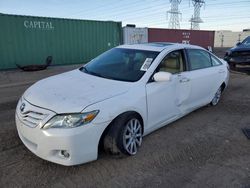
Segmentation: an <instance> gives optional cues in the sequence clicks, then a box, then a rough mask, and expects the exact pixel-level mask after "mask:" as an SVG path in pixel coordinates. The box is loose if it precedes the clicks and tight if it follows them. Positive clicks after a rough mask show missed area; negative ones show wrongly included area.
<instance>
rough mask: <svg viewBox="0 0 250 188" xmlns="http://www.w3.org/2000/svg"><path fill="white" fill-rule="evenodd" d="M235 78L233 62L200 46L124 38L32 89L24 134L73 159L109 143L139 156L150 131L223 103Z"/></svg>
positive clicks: (89, 157)
mask: <svg viewBox="0 0 250 188" xmlns="http://www.w3.org/2000/svg"><path fill="white" fill-rule="evenodd" d="M228 79H229V72H228V65H227V63H226V62H225V61H224V60H221V59H219V58H217V57H216V56H215V55H213V54H212V53H210V52H208V51H207V50H205V49H203V48H201V47H198V46H192V45H185V44H172V43H148V44H138V45H122V46H119V47H116V48H113V49H111V50H109V51H107V52H105V53H103V54H102V55H100V56H98V57H97V58H95V59H93V60H92V61H90V62H89V63H87V64H86V65H84V66H82V67H81V68H79V69H76V70H73V71H70V72H66V73H63V74H59V75H56V76H52V77H49V78H46V79H43V80H41V81H38V82H37V83H35V84H34V85H32V86H31V87H30V88H29V89H28V90H26V91H25V93H24V94H23V96H22V97H21V98H20V100H19V102H18V105H17V108H16V125H17V130H18V134H19V137H20V138H21V140H22V142H23V143H24V145H25V146H26V147H27V148H28V149H29V150H30V151H32V152H33V153H34V154H36V155H37V156H39V157H41V158H43V159H45V160H48V161H52V162H54V163H59V164H62V165H67V166H69V165H77V164H81V163H86V162H89V161H93V160H96V159H97V157H98V148H99V147H100V146H101V145H102V144H103V145H104V149H105V150H106V151H108V152H109V153H111V154H115V155H122V156H123V155H124V156H126V155H135V154H136V153H137V152H138V149H139V147H140V146H141V144H142V139H143V136H145V135H147V134H149V133H151V132H152V131H154V130H156V129H158V128H160V127H162V126H165V125H167V124H169V123H170V122H173V121H175V120H177V119H179V118H181V117H182V116H184V115H186V114H188V113H190V112H192V111H193V110H195V109H197V108H200V107H202V106H204V105H207V104H211V105H212V106H215V105H217V103H218V102H219V100H220V98H221V93H222V92H223V91H224V89H225V88H226V86H227V83H228Z"/></svg>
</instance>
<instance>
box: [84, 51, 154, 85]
mask: <svg viewBox="0 0 250 188" xmlns="http://www.w3.org/2000/svg"><path fill="white" fill-rule="evenodd" d="M158 54H159V52H155V51H145V50H135V49H124V48H113V49H111V50H109V51H107V52H105V53H103V54H101V55H100V56H98V57H97V58H95V59H93V60H92V61H90V62H89V63H88V64H86V65H85V66H84V67H81V68H80V70H81V71H83V72H85V73H87V74H91V75H95V76H99V77H103V78H107V79H113V80H119V81H127V82H135V81H138V80H139V79H140V78H141V77H142V76H143V75H144V73H145V72H146V71H147V69H148V68H149V67H150V65H151V63H152V62H153V61H154V59H155V58H156V56H157V55H158Z"/></svg>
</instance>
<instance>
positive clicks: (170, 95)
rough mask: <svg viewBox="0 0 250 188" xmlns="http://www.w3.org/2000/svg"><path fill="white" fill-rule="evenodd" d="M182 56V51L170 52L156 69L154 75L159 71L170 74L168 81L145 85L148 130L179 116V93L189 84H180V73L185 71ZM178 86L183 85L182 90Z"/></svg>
mask: <svg viewBox="0 0 250 188" xmlns="http://www.w3.org/2000/svg"><path fill="white" fill-rule="evenodd" d="M183 55H184V53H183V51H182V50H177V51H173V52H170V53H169V54H167V55H166V56H165V58H164V59H163V60H162V61H161V62H160V64H159V66H158V67H157V68H156V70H155V73H156V72H159V71H165V72H170V73H172V77H171V80H170V81H166V82H155V81H153V80H151V81H149V82H148V83H147V84H146V94H147V110H148V128H149V129H150V130H154V129H157V128H159V127H161V126H163V125H165V124H166V123H167V122H169V121H171V120H173V119H175V118H176V117H178V116H179V115H180V109H179V106H178V102H179V101H178V100H179V98H178V95H179V91H180V90H182V91H183V90H185V89H184V88H185V86H184V85H185V84H189V83H185V84H184V82H183V83H181V82H180V79H181V77H180V73H181V72H183V71H184V70H185V69H186V68H185V64H184V60H183ZM180 84H181V85H183V88H181V86H180ZM183 93H184V95H182V98H183V99H184V98H185V95H186V93H185V92H183Z"/></svg>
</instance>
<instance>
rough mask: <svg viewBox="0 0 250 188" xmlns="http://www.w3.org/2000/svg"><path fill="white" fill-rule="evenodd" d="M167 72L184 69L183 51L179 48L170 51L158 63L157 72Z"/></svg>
mask: <svg viewBox="0 0 250 188" xmlns="http://www.w3.org/2000/svg"><path fill="white" fill-rule="evenodd" d="M159 71H163V72H169V73H172V74H176V73H180V72H183V71H184V63H183V53H182V51H181V50H178V51H173V52H170V53H169V54H168V55H167V56H166V57H165V58H164V59H163V60H162V61H161V63H160V65H159V67H158V68H157V72H159Z"/></svg>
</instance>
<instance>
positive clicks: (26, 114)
mask: <svg viewBox="0 0 250 188" xmlns="http://www.w3.org/2000/svg"><path fill="white" fill-rule="evenodd" d="M16 114H17V116H18V118H19V119H20V121H21V122H22V123H23V124H25V125H27V126H29V127H31V128H35V127H37V126H38V125H40V126H42V125H44V124H45V123H46V122H47V121H48V120H49V119H50V118H52V117H53V116H54V115H55V113H54V112H52V111H50V110H47V109H44V108H40V107H37V106H34V105H32V104H30V103H29V102H28V101H26V100H25V99H20V101H19V102H18V105H17V109H16Z"/></svg>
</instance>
